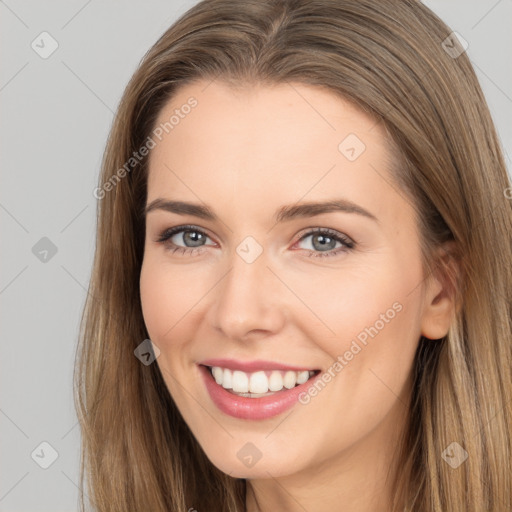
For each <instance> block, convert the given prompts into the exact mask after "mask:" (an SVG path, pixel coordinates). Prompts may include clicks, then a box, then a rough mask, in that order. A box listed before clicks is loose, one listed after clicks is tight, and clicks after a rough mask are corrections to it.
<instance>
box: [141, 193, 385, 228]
mask: <svg viewBox="0 0 512 512" xmlns="http://www.w3.org/2000/svg"><path fill="white" fill-rule="evenodd" d="M154 210H164V211H167V212H171V213H176V214H178V215H193V216H195V217H199V218H201V219H205V220H210V221H217V220H218V217H217V215H215V213H214V212H213V211H212V210H211V208H209V207H208V206H206V205H201V204H197V203H189V202H185V201H171V200H167V199H162V198H158V199H155V200H154V201H151V203H149V204H148V205H147V206H146V207H145V209H144V216H146V215H147V214H148V213H149V212H152V211H154ZM331 212H343V213H355V214H357V215H361V216H363V217H367V218H369V219H371V220H373V221H375V222H377V223H379V221H378V219H377V217H376V216H375V215H373V214H372V213H370V212H369V211H368V210H365V209H364V208H362V207H361V206H359V205H357V204H355V203H353V202H352V201H349V200H348V199H333V200H330V201H324V202H309V203H298V204H292V205H286V206H282V207H281V208H279V209H278V210H277V211H276V213H275V215H274V218H275V221H276V222H284V221H289V220H292V219H296V218H303V217H314V216H315V215H321V214H323V213H331Z"/></svg>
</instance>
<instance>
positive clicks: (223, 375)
mask: <svg viewBox="0 0 512 512" xmlns="http://www.w3.org/2000/svg"><path fill="white" fill-rule="evenodd" d="M208 368H209V370H210V372H211V374H212V376H213V378H214V379H215V382H216V383H217V384H218V385H219V386H222V387H223V388H224V389H226V390H228V391H229V392H231V393H233V394H236V395H238V396H245V397H249V398H260V397H262V396H269V395H273V394H274V393H277V392H279V391H282V390H283V388H286V389H292V388H294V387H295V386H297V385H300V384H304V383H305V382H307V381H308V380H309V379H310V378H311V377H313V376H314V375H315V371H313V370H303V371H299V372H297V371H291V370H288V371H283V370H273V371H269V370H267V371H264V370H260V371H256V372H253V373H247V372H244V371H241V370H230V369H229V368H221V367H219V366H213V367H208Z"/></svg>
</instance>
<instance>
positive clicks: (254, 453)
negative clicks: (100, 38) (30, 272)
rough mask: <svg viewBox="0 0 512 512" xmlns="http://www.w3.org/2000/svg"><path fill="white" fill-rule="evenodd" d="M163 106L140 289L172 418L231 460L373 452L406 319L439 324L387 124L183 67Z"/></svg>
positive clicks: (389, 428)
mask: <svg viewBox="0 0 512 512" xmlns="http://www.w3.org/2000/svg"><path fill="white" fill-rule="evenodd" d="M191 97H193V98H194V99H195V101H197V104H195V103H194V100H191V99H190V98H191ZM193 103H194V105H195V106H194V107H193V108H187V107H184V105H191V104H193ZM173 115H174V118H173V120H172V121H170V122H169V120H170V119H171V117H172V116H173ZM178 119H179V120H178ZM166 122H167V123H168V124H167V126H166V129H160V130H159V131H157V132H154V133H157V134H158V135H159V136H158V137H156V136H154V135H152V138H153V140H154V142H155V143H156V145H155V147H153V148H152V149H151V150H150V159H149V177H148V196H147V205H152V207H151V208H150V209H148V210H149V211H148V212H147V215H146V242H145V251H144V261H143V265H142V271H141V276H140V288H141V299H142V308H143V314H144V319H145V323H146V326H147V330H148V333H149V336H150V338H151V340H152V341H153V343H154V344H155V345H156V346H157V347H158V349H159V350H160V355H159V357H158V358H157V360H156V362H157V364H158V366H159V368H160V370H161V372H162V375H163V378H164V379H165V382H166V384H167V387H168V390H169V392H170V394H171V396H172V398H173V399H174V401H175V403H176V405H177V407H178V408H179V410H180V412H181V414H182V416H183V418H184V420H185V421H186V423H187V424H188V425H189V427H190V429H191V431H192V432H193V434H194V436H195V437H196V438H197V440H198V442H199V443H200V444H201V446H202V448H203V449H204V451H205V453H206V454H207V456H208V457H209V459H210V460H211V461H212V462H213V464H215V465H216V466H217V467H218V468H219V469H221V470H222V471H224V472H225V473H228V474H230V475H231V476H236V477H244V478H251V479H252V478H269V475H270V476H272V477H277V476H282V477H284V476H288V475H292V474H298V473H301V472H307V471H308V470H312V469H313V467H315V471H316V472H320V471H331V470H335V471H339V469H341V468H343V467H346V468H349V467H350V468H352V467H355V465H357V464H361V463H363V462H364V463H366V465H368V464H373V465H378V461H380V460H381V458H382V457H383V454H384V453H387V451H386V450H389V447H390V446H391V447H394V444H393V443H392V442H390V440H391V439H393V436H395V435H396V434H397V432H398V430H399V427H400V426H401V425H402V424H403V420H404V417H405V412H406V405H405V404H406V403H407V397H408V393H409V391H410V386H411V369H412V363H413V357H414V354H415V350H416V347H417V343H418V340H419V338H420V335H421V334H423V335H425V336H426V337H432V338H437V337H441V336H442V335H444V333H443V332H442V331H443V330H444V329H445V327H446V324H445V323H443V321H442V319H440V317H439V314H438V313H437V316H436V313H435V312H433V311H432V308H433V307H434V306H432V305H431V304H430V302H432V301H431V300H430V299H429V297H434V296H435V295H436V294H437V292H438V291H439V290H440V288H439V287H437V288H436V286H437V285H436V284H435V283H436V282H432V281H431V279H430V278H429V279H424V278H425V276H424V275H423V272H422V266H421V259H420V256H421V255H420V245H419V244H420V240H419V233H418V230H417V226H416V222H415V218H414V209H413V207H412V206H411V204H410V202H408V200H407V199H406V198H405V197H404V195H403V194H402V193H401V192H400V191H399V189H398V188H397V186H396V185H394V183H393V182H392V179H391V174H390V170H389V169H390V167H389V166H390V155H389V153H388V151H389V142H388V141H387V139H386V137H385V135H384V132H383V130H382V129H381V127H380V126H379V125H377V124H376V123H375V122H374V121H373V120H372V119H371V118H369V117H367V116H366V115H365V114H364V113H362V112H361V111H359V110H358V109H356V108H354V107H353V106H352V105H351V104H349V103H346V102H345V101H342V100H341V99H339V98H338V97H336V96H334V95H332V93H330V92H328V91H326V90H324V89H320V88H316V87H310V86H305V85H299V84H293V85H292V84H289V85H288V84H287V85H279V86H276V87H269V86H261V85H260V86H254V87H251V88H246V89H245V90H243V91H242V92H240V91H238V92H236V91H234V90H232V89H230V88H229V87H228V86H227V85H224V84H222V83H219V82H213V83H210V84H208V83H207V82H196V83H195V84H192V85H187V86H186V87H184V88H183V89H181V90H180V91H179V92H178V94H177V95H175V96H174V98H173V99H172V101H170V102H169V104H168V105H167V106H166V107H165V109H164V110H163V111H162V112H161V113H160V116H159V119H158V121H157V126H160V125H162V126H163V125H165V123H166ZM166 131H167V132H168V133H166ZM160 138H161V140H160ZM156 200H160V202H159V203H154V202H155V201H156ZM165 202H169V203H168V204H167V207H166V206H165ZM170 202H180V203H187V204H190V205H194V206H190V207H188V206H185V205H179V204H174V206H172V205H171V203H170ZM313 203H315V204H318V206H312V205H313ZM325 203H330V205H331V206H325ZM305 205H311V206H309V207H307V208H306V207H305ZM207 213H208V214H209V215H207ZM185 225H187V226H188V227H186V228H185V227H183V226H185ZM180 226H181V227H182V230H181V231H176V232H175V233H174V234H171V236H167V240H166V241H158V240H159V239H160V238H161V237H165V236H166V234H167V235H169V232H168V231H169V230H170V228H175V227H180ZM190 226H192V227H190ZM166 232H167V233H166ZM429 283H430V284H429ZM141 341H142V340H141ZM207 366H209V367H216V368H217V369H215V370H213V372H214V373H215V378H214V377H213V376H212V375H211V373H210V370H209V369H208V368H207ZM312 372H316V373H315V374H314V375H313V374H312ZM311 375H313V376H312V377H310V376H311ZM307 377H310V379H309V380H308V381H307V382H303V381H304V379H306V378H307ZM297 379H298V383H297V382H296V381H297ZM217 382H218V383H217ZM235 383H236V384H235ZM230 386H231V389H230V390H228V389H229V388H230ZM232 386H235V389H238V390H239V393H238V394H234V393H233V387H232ZM248 389H249V390H252V391H253V392H255V393H256V392H257V393H259V394H264V393H265V392H268V390H269V389H270V390H271V391H270V393H271V394H270V395H268V396H264V397H261V396H259V395H256V397H247V396H240V393H243V392H247V390H248ZM277 389H281V391H272V390H277ZM326 462H328V464H323V463H326Z"/></svg>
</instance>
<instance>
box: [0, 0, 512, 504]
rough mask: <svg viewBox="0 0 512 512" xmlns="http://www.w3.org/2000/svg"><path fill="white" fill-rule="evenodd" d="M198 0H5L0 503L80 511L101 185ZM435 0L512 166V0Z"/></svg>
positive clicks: (0, 6)
mask: <svg viewBox="0 0 512 512" xmlns="http://www.w3.org/2000/svg"><path fill="white" fill-rule="evenodd" d="M195 3H196V2H195V1H183V2H182V1H174V0H173V1H169V0H168V1H164V0H150V1H142V0H138V1H124V2H121V1H119V0H101V1H100V0H88V1H87V0H53V1H52V2H40V1H36V0H5V1H3V0H0V16H1V18H0V23H1V29H0V39H1V41H0V48H1V52H2V60H1V62H2V66H1V71H0V75H1V76H0V92H1V94H0V101H1V108H2V115H1V118H0V130H1V141H2V149H1V162H2V166H1V173H2V175H1V187H0V222H1V235H0V236H1V238H0V239H1V250H2V259H1V261H2V265H1V267H0V302H1V310H0V311H1V334H2V336H1V342H2V348H1V350H2V352H1V357H0V362H1V367H0V379H1V388H0V389H1V395H0V429H1V434H0V457H1V464H0V512H6V511H9V512H36V511H37V512H43V511H48V512H59V511H75V510H78V502H77V499H78V489H77V482H78V468H79V466H78V464H79V446H80V444H79V443H80V432H79V427H78V425H77V420H76V416H75V411H74V405H73V399H72V374H73V363H74V357H75V350H76V344H77V334H78V323H79V319H80V314H81V311H82V308H83V305H84V300H85V296H86V290H87V285H88V280H89V274H90V269H91V264H92V256H93V251H94V236H95V234H94V230H95V215H96V203H97V200H96V199H95V198H94V196H93V193H92V191H93V189H94V188H95V186H96V183H97V180H98V173H99V170H100V161H101V157H102V153H103V150H104V145H105V141H106V138H107V135H108V132H109V129H110V125H111V122H112V119H113V113H114V111H115V109H116V107H117V105H118V102H119V100H120V97H121V94H122V92H123V90H124V87H125V86H126V84H127V82H128V80H129V78H130V76H131V75H132V73H133V72H134V70H135V68H136V66H137V65H138V63H139V61H140V59H141V58H142V57H143V55H144V54H145V52H146V51H147V50H148V49H149V48H150V46H151V45H152V44H153V43H155V42H156V40H157V39H158V37H159V36H160V35H161V34H162V33H163V32H164V31H165V30H166V29H167V28H168V27H169V26H170V25H171V24H172V23H173V22H174V21H175V20H176V19H177V17H178V16H179V15H181V14H182V13H183V12H185V11H186V10H188V9H189V8H190V7H191V6H192V5H194V4H195ZM425 4H426V5H428V6H429V7H430V8H431V9H432V10H434V11H435V12H436V13H437V14H438V15H439V16H440V17H441V18H442V19H443V20H444V21H445V22H447V23H448V25H450V27H451V28H452V30H454V31H456V32H458V33H459V34H461V35H462V36H463V38H464V39H465V40H466V41H467V42H468V44H469V46H468V49H467V53H468V55H469V57H470V59H471V61H472V63H473V65H474V67H475V70H476V73H477V75H478V77H479V80H480V83H481V85H482V87H483V90H484V93H485V95H486V97H487V100H488V103H489V106H490V109H491V112H492V114H493V117H494V120H495V123H496V126H497V128H498V132H499V134H500V138H501V141H502V144H503V147H504V149H505V151H506V157H507V165H508V168H509V169H510V159H509V156H508V155H512V122H511V121H512V62H511V60H512V57H511V53H510V49H511V48H512V30H511V28H512V0H499V1H496V0H472V1H468V0H428V1H425ZM43 32H46V33H47V34H43V35H41V33H43ZM41 40H43V42H41ZM52 45H53V46H52ZM55 45H58V47H57V48H56V50H55V51H54V52H53V53H52V54H51V55H49V56H47V55H45V52H47V53H49V52H51V50H52V49H53V47H54V46H55ZM43 57H46V58H43ZM42 443H43V444H42ZM45 465H46V466H48V467H47V468H46V469H45V468H44V466H45Z"/></svg>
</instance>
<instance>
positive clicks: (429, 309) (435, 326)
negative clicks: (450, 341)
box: [421, 241, 460, 340]
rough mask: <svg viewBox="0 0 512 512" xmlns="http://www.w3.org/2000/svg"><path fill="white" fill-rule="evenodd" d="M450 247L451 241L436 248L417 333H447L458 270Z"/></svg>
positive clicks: (433, 337)
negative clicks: (436, 258)
mask: <svg viewBox="0 0 512 512" xmlns="http://www.w3.org/2000/svg"><path fill="white" fill-rule="evenodd" d="M454 249H455V243H454V242H452V241H450V242H447V243H446V244H445V245H444V246H443V247H441V248H440V249H439V251H438V252H437V257H438V265H437V266H436V270H435V271H434V272H433V274H431V275H430V276H429V278H428V279H427V285H426V291H425V301H424V309H423V315H422V319H421V334H422V335H423V336H424V337H425V338H428V339H431V340H437V339H440V338H443V337H444V336H446V335H447V334H448V330H449V328H450V325H451V324H452V322H453V320H454V317H455V313H456V311H457V286H458V285H457V283H458V282H459V279H458V277H459V275H460V272H459V265H458V262H457V258H456V257H455V250H454Z"/></svg>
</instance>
